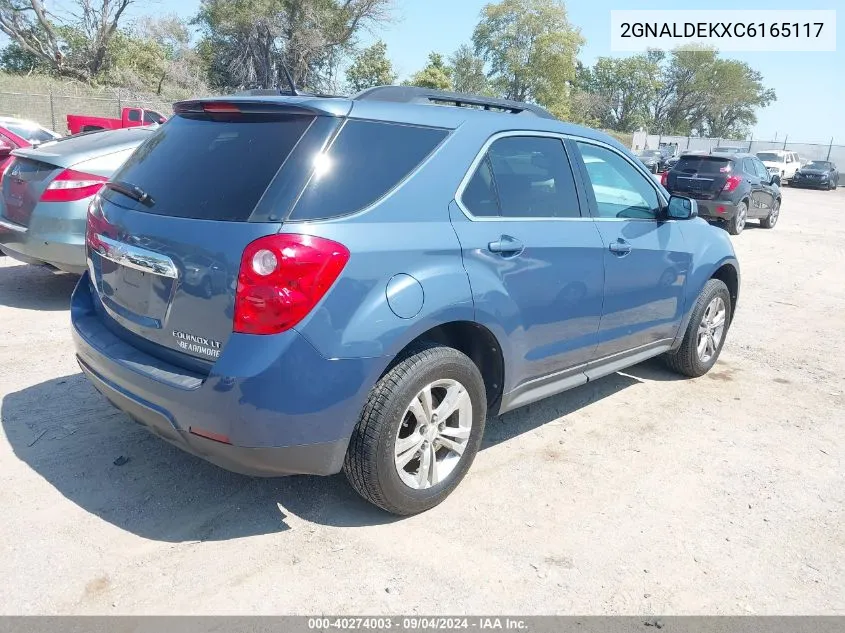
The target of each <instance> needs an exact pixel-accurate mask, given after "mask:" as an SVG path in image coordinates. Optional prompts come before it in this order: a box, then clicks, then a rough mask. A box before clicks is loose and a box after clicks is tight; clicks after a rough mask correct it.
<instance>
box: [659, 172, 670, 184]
mask: <svg viewBox="0 0 845 633" xmlns="http://www.w3.org/2000/svg"><path fill="white" fill-rule="evenodd" d="M660 184H661V185H663V186H664V187H665V186H666V185H667V184H669V171H668V170H667V171H664V172H663V173H662V174H660Z"/></svg>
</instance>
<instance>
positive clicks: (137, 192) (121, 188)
mask: <svg viewBox="0 0 845 633" xmlns="http://www.w3.org/2000/svg"><path fill="white" fill-rule="evenodd" d="M104 187H106V188H107V189H111V190H113V191H117V192H118V193H122V194H123V195H124V196H126V197H128V198H132V199H133V200H137V201H138V202H140V203H141V204H143V205H146V206H148V207H151V206H153V205H154V204H155V200H153V199H152V197H150V194H148V193H147V192H146V191H144V190H143V189H141V188H140V187H138V186H137V185H133V184H132V183H131V182H125V181H123V180H110V181H108V182H107V183H106V184H105V185H104Z"/></svg>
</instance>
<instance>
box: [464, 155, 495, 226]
mask: <svg viewBox="0 0 845 633" xmlns="http://www.w3.org/2000/svg"><path fill="white" fill-rule="evenodd" d="M461 202H462V203H463V205H464V206H465V207H466V208H467V209H468V210H469V212H470V213H472V214H473V215H474V216H476V217H491V216H497V215H499V200H498V197H497V196H496V187H495V185H494V184H493V172H492V171H491V170H490V160H489V159H488V158H487V157H485V158H484V160H483V161H481V164H479V165H478V168H477V169H476V170H475V174H473V176H472V178H471V179H470V181H469V183H468V184H467V186H466V189H464V193H463V194H462V195H461Z"/></svg>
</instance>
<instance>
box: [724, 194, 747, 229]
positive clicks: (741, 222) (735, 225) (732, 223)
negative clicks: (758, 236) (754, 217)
mask: <svg viewBox="0 0 845 633" xmlns="http://www.w3.org/2000/svg"><path fill="white" fill-rule="evenodd" d="M747 221H748V203H746V202H745V200H743V201H742V202H740V203H739V204H738V205H736V213H734V217H732V218H731V219H730V220H728V233H730V234H731V235H739V234H740V233H742V229H744V228H745V223H746V222H747Z"/></svg>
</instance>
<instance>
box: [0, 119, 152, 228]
mask: <svg viewBox="0 0 845 633" xmlns="http://www.w3.org/2000/svg"><path fill="white" fill-rule="evenodd" d="M149 134H150V131H149V130H143V129H140V128H138V129H136V130H133V131H131V132H130V131H129V130H119V131H117V132H97V133H93V134H86V135H81V136H75V137H71V138H66V139H61V140H58V141H55V142H52V143H45V144H43V145H40V146H39V147H37V148H35V147H31V148H26V149H18V150H15V151H14V153H13V158H12V160H11V162H10V163H9V165H8V167H7V169H6V171H5V173H4V174H3V181H2V196H3V205H2V207H3V216H4V217H5V219H7V220H9V221H10V222H14V223H15V224H19V225H21V226H24V227H28V226H29V223H30V220H31V218H32V212H33V210H34V209H35V207H36V205H37V204H38V203H39V202H42V201H45V202H73V201H75V200H82V199H84V198H86V197H90V196H93V195H94V194H95V193H96V192H97V191H98V190H99V188H100V187H101V186H102V184H103V182H105V181H106V179H107V178H108V177H109V176H110V175H111V174H112V172H113V171H114V165H115V164H116V163H115V161H114V160H110V159H107V158H106V157H111V156H114V155H115V154H117V153H121V152H122V153H125V154H126V156H127V157H128V156H129V153H130V152H131V150H132V149H134V148H135V147H136V146H137V145H138V144H139V143H140V142H141V141H142V140H143V139H144V138H146V137H147V136H149Z"/></svg>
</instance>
